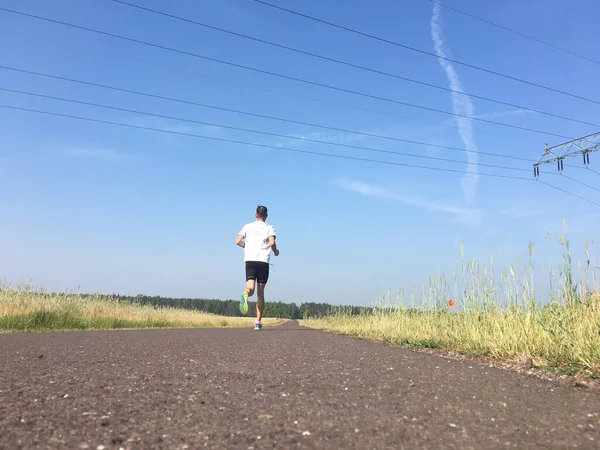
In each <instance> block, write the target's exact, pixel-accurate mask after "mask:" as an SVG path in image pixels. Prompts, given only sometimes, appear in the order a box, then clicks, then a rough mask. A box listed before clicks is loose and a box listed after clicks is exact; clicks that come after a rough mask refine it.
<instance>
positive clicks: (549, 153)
mask: <svg viewBox="0 0 600 450" xmlns="http://www.w3.org/2000/svg"><path fill="white" fill-rule="evenodd" d="M598 149H600V132H598V133H594V134H590V135H588V136H584V137H581V138H577V139H573V140H572V141H569V142H565V143H564V144H558V145H555V146H554V147H548V144H546V150H545V151H544V154H543V155H542V157H541V158H540V160H539V161H538V162H536V163H535V164H534V165H533V176H534V177H535V178H538V177H539V176H540V164H548V163H553V162H555V163H556V164H557V166H558V171H559V172H561V173H562V171H563V161H564V159H565V158H572V157H574V156H577V155H582V156H583V165H584V166H586V167H587V166H588V165H589V164H590V153H592V152H596V151H598Z"/></svg>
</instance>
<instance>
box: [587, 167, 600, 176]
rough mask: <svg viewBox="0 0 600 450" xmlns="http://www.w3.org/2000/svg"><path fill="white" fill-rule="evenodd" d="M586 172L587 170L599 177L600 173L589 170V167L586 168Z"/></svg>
mask: <svg viewBox="0 0 600 450" xmlns="http://www.w3.org/2000/svg"><path fill="white" fill-rule="evenodd" d="M586 169H587V170H589V171H590V172H592V173H595V174H596V175H600V172H597V171H595V170H594V169H590V168H589V166H588V167H586Z"/></svg>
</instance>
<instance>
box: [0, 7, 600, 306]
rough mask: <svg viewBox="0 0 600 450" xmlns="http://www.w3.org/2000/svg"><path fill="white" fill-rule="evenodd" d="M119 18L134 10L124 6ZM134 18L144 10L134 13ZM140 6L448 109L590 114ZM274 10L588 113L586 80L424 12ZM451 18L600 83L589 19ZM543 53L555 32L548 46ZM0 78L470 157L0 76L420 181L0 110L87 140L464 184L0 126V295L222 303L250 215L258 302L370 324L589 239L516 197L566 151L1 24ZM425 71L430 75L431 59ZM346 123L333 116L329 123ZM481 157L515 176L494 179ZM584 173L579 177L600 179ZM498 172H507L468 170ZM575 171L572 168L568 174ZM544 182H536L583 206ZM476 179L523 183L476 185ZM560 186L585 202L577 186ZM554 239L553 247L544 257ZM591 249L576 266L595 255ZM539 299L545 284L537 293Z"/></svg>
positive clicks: (305, 66)
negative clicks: (375, 313) (359, 315)
mask: <svg viewBox="0 0 600 450" xmlns="http://www.w3.org/2000/svg"><path fill="white" fill-rule="evenodd" d="M133 3H135V2H133ZM138 3H141V2H138ZM169 3H171V2H161V1H158V0H148V1H146V2H144V3H143V4H144V5H145V6H147V7H151V8H156V9H160V10H162V11H165V12H168V13H170V14H174V15H178V16H184V17H188V18H190V19H193V20H197V21H200V22H204V23H207V24H210V25H213V26H217V27H222V28H227V29H229V30H232V31H235V32H238V33H243V34H248V35H251V36H254V37H257V38H260V39H264V40H269V41H273V42H277V43H279V44H283V45H286V46H290V47H294V48H299V49H302V50H305V51H309V52H313V53H318V54H322V55H325V56H328V57H332V58H336V59H341V60H344V61H348V62H351V63H353V64H357V65H362V66H366V67H369V68H373V69H377V70H381V71H385V72H390V73H394V74H397V75H400V76H403V77H408V78H412V79H417V80H420V81H424V82H427V83H431V84H435V85H439V86H444V87H451V88H453V89H457V88H462V89H464V91H466V92H467V93H470V94H474V95H478V96H486V97H491V98H493V99H496V100H501V101H503V102H509V103H513V104H516V105H520V106H524V107H527V108H534V109H539V110H542V111H547V112H551V113H555V114H560V115H563V116H567V117H571V118H575V119H578V120H583V121H587V122H592V123H596V122H600V119H597V117H598V114H599V112H600V105H598V104H592V103H590V102H586V101H583V100H580V99H575V98H572V97H568V96H565V95H561V94H559V93H553V92H549V91H546V90H542V89H539V88H536V87H533V86H530V85H526V84H523V83H518V82H516V81H513V80H508V79H505V78H501V77H498V76H494V75H492V74H489V73H484V72H482V71H478V70H474V69H471V68H468V67H465V66H462V65H457V64H452V63H448V62H445V63H443V64H440V62H441V60H439V59H437V58H435V57H430V56H427V55H423V54H419V53H416V52H411V51H408V50H405V49H402V48H399V47H395V46H392V45H388V44H385V43H382V42H377V41H374V40H371V39H368V38H365V37H361V36H358V35H354V34H351V33H348V32H345V31H342V30H339V29H335V28H332V27H328V26H326V25H323V24H319V23H315V22H312V21H309V20H306V19H303V18H300V17H295V16H292V15H289V14H286V13H284V12H281V11H278V10H275V9H272V8H268V7H266V6H264V5H261V4H258V3H255V2H253V1H250V0H219V1H209V0H204V1H192V0H185V1H183V0H182V1H180V2H176V3H171V4H169ZM273 3H277V4H279V5H281V6H284V7H288V8H291V9H296V10H298V11H301V12H303V13H306V14H310V15H314V16H317V17H320V18H323V19H325V20H329V21H333V22H336V23H339V24H342V25H344V26H347V27H351V28H355V29H359V30H361V31H364V32H366V33H372V34H376V35H378V36H381V37H384V38H386V39H390V40H393V41H397V42H401V43H403V44H405V45H409V46H412V47H416V48H419V49H423V50H426V51H428V52H440V53H438V54H444V55H446V56H447V57H450V58H452V59H456V60H459V61H463V62H466V63H469V64H474V65H477V66H481V67H485V68H487V69H491V70H494V71H498V72H502V73H506V74H509V75H511V76H513V77H518V78H523V79H526V80H529V81H532V82H535V83H539V84H542V85H546V86H550V87H553V88H556V89H561V90H565V91H568V92H571V93H573V94H577V95H581V96H583V97H587V98H591V99H594V100H600V86H599V85H598V83H597V79H598V76H599V75H600V65H599V64H594V63H592V62H589V61H586V60H583V59H581V58H577V57H574V56H572V55H568V54H566V53H563V52H560V51H558V50H556V49H552V48H550V47H547V46H544V45H542V44H539V43H536V42H533V41H530V40H527V39H525V38H523V37H520V36H517V35H514V34H511V33H508V32H506V31H503V30H500V29H497V28H495V27H492V26H490V25H488V24H485V23H482V22H479V21H476V20H474V19H472V18H469V17H466V16H464V15H461V14H457V13H456V12H453V11H450V10H448V9H445V8H439V10H437V12H435V13H434V4H433V3H432V2H430V1H428V0H405V1H403V2H398V1H395V0H394V1H392V0H376V1H375V2H372V3H370V4H372V5H376V7H371V8H366V7H365V5H366V3H365V2H362V1H357V0H349V1H348V2H344V5H345V6H344V8H343V9H340V8H339V2H334V1H332V0H325V1H316V0H307V1H304V2H292V1H291V0H273ZM447 4H448V5H451V6H454V7H456V8H460V9H463V10H465V11H468V12H469V13H471V14H474V15H478V16H481V17H484V18H487V19H489V20H493V21H494V22H496V23H499V24H502V25H504V26H506V27H510V28H513V29H516V30H520V31H522V32H525V33H527V34H529V35H532V36H536V37H539V38H541V39H546V40H549V41H551V42H553V43H555V44H557V45H560V46H562V47H565V48H568V49H571V50H573V51H576V52H578V53H580V54H583V55H586V56H588V57H590V58H595V59H596V60H600V54H599V52H598V48H597V46H596V45H594V42H595V40H596V37H595V35H594V34H593V33H594V31H593V30H594V29H595V23H594V22H593V18H594V17H595V16H596V15H597V13H598V12H600V6H599V5H597V4H596V3H595V2H593V1H592V0H582V1H581V2H579V3H578V6H579V7H578V8H572V7H569V2H568V1H566V0H557V1H555V2H552V4H551V5H550V4H549V3H548V2H544V1H542V0H534V1H528V2H526V4H524V2H522V1H520V0H509V1H506V2H476V1H474V0H447ZM0 7H3V8H11V9H16V10H19V11H22V12H26V13H30V14H36V15H40V16H44V17H47V18H52V19H55V20H62V21H65V22H69V23H74V24H77V25H81V26H86V27H91V28H95V29H99V30H103V31H106V32H110V33H115V34H119V35H124V36H128V37H131V38H134V39H139V40H146V41H150V42H153V43H156V44H159V45H162V46H167V47H173V48H177V49H180V50H183V51H187V52H192V53H197V54H201V55H205V56H207V57H211V58H218V59H222V60H226V61H230V62H233V63H235V64H240V65H248V66H252V67H255V68H258V69H261V70H266V71H272V72H277V73H281V74H285V75H288V76H292V77H296V78H301V79H306V80H311V81H314V82H318V83H323V84H328V85H333V86H337V87H339V88H342V89H348V90H355V91H360V92H364V93H367V94H369V95H373V96H379V97H385V98H391V99H395V100H398V101H402V102H407V103H413V104H418V105H422V106H425V107H428V108H435V109H440V110H443V111H449V112H452V111H456V112H457V113H459V114H466V115H473V116H475V117H479V118H485V119H488V120H496V121H499V122H503V123H507V124H513V125H518V126H522V127H527V128H531V129H537V130H542V131H544V132H547V133H554V134H559V135H563V136H569V137H573V138H575V137H580V136H583V135H587V134H589V133H593V132H596V131H598V129H597V128H594V127H592V126H589V125H583V124H578V123H574V122H570V121H566V120H562V119H556V118H552V117H548V116H544V115H541V114H535V113H531V112H527V111H523V110H519V109H517V108H512V107H508V106H504V105H500V104H497V103H492V102H488V101H484V100H480V99H476V98H470V97H466V96H460V95H459V96H456V97H455V98H453V96H452V93H451V92H448V91H444V90H439V89H432V88H430V87H426V86H421V85H418V84H414V83H409V82H405V81H402V80H398V79H394V78H392V77H387V76H383V75H379V74H374V73H370V72H366V71H363V70H359V69H355V68H350V67H347V66H343V65H339V64H335V63H332V62H328V61H323V60H319V59H316V58H313V57H309V56H306V55H300V54H297V53H293V52H290V51H287V50H284V49H280V48H274V47H272V46H268V45H265V44H261V43H258V42H252V41H249V40H246V39H242V38H240V37H236V36H231V35H228V34H223V33H220V32H217V31H214V30H209V29H205V28H202V27H199V26H196V25H193V24H189V23H182V22H180V21H177V20H173V19H170V18H167V17H164V16H156V15H153V14H151V13H148V12H145V11H140V10H138V9H133V8H131V7H128V6H125V5H122V4H117V3H115V2H112V1H109V0H83V1H75V0H56V1H54V2H51V3H50V2H40V1H32V0H19V1H17V0H0ZM557 30H559V32H557ZM0 37H1V38H2V40H3V41H4V42H8V43H10V45H5V46H3V50H2V53H1V58H0V59H1V63H0V65H3V66H9V67H15V68H19V69H24V70H29V71H36V72H43V73H47V74H52V75H57V76H61V77H68V78H74V79H79V80H84V81H88V82H92V83H99V84H105V85H110V86H115V87H119V88H123V89H129V90H135V91H142V92H146V93H152V94H155V95H160V96H166V97H174V98H178V99H182V100H186V101H191V102H197V103H203V104H209V105H214V106H218V107H223V108H230V109H236V110H243V111H248V112H252V113H257V114H262V115H268V116H274V117H281V118H286V119H290V120H294V121H301V122H309V123H313V124H321V125H324V126H328V127H335V128H342V129H347V130H354V131H358V132H362V133H369V134H376V135H383V136H389V137H394V138H401V139H408V140H414V141H419V142H424V143H428V144H434V145H441V146H447V147H456V148H459V149H469V150H471V152H470V153H465V152H460V151H451V150H447V149H440V148H434V147H431V146H423V145H414V144H408V143H402V142H397V141H393V140H389V139H387V140H386V139H381V138H374V137H366V136H361V135H357V134H351V133H342V132H336V131H330V130H329V131H328V130H324V129H322V128H315V127H309V126H304V125H297V124H291V123H286V122H281V121H274V120H268V119H265V118H258V117H252V116H248V115H241V114H235V113H232V112H225V111H219V110H215V109H210V108H203V107H199V106H195V105H189V104H184V103H181V102H172V101H166V100H161V99H156V98H149V97H144V96H140V95H134V94H130V93H124V92H117V91H114V90H107V89H102V88H99V87H92V86H86V85H81V84H74V83H69V82H66V81H62V80H56V79H49V78H44V77H39V76H35V75H30V74H23V73H18V72H14V71H9V70H1V69H0V87H3V88H5V89H13V90H21V91H28V92H34V93H38V94H44V95H51V96H57V97H66V98H70V99H74V100H79V101H84V102H91V103H102V104H105V105H110V106H115V107H120V108H126V109H130V110H136V111H142V112H148V113H153V114H159V115H167V116H172V117H179V118H185V119H189V120H193V121H201V122H206V123H212V124H220V125H227V126H233V127H242V128H248V129H254V130H261V131H265V132H270V133H275V134H281V135H288V136H295V137H304V138H311V139H316V140H322V141H326V142H338V143H346V144H350V145H355V146H364V147H370V148H376V149H380V150H389V151H396V152H404V153H410V154H414V155H421V156H423V155H424V156H429V157H437V158H449V159H454V160H457V161H459V162H458V163H448V162H442V161H436V160H433V159H423V158H412V157H406V156H398V155H393V154H381V153H380V154H378V153H373V152H370V151H366V150H359V149H351V148H344V147H336V146H332V145H327V144H321V143H311V142H306V141H305V142H301V141H299V140H297V139H296V140H294V139H289V138H280V137H273V136H266V135H260V134H253V133H248V132H242V131H235V130H230V129H224V128H219V127H214V126H209V125H200V124H197V123H190V122H184V121H176V120H169V119H161V118H156V117H151V116H147V115H141V114H134V113H130V112H120V111H116V110H110V109H102V108H97V107H92V106H85V105H78V104H74V103H67V102H62V101H58V100H51V99H44V98H38V97H32V96H26V95H21V94H16V93H10V92H6V91H0V103H1V104H4V105H12V106H16V107H21V108H30V109H40V110H46V111H52V112H56V113H60V114H70V115H77V116H83V117H88V118H94V119H98V120H105V121H112V122H119V123H124V124H130V125H136V126H142V127H150V128H156V129H160V130H167V131H176V132H182V133H191V134H197V135H203V136H211V137H216V138H222V139H232V140H239V141H243V142H248V143H257V144H266V145H271V146H280V147H286V148H291V149H299V150H304V151H314V152H325V153H330V154H336V155H350V156H354V157H359V158H371V159H378V160H386V161H392V162H395V163H400V164H412V165H420V166H427V167H441V168H451V169H454V170H459V171H471V172H479V173H480V174H479V176H475V175H473V174H471V175H464V174H461V173H452V172H440V171H434V170H425V169H420V168H415V167H402V166H394V165H382V164H374V163H370V162H364V161H355V160H344V159H335V158H328V157H322V156H317V155H310V154H302V153H292V152H286V151H281V150H275V149H268V148H259V147H255V146H251V145H240V144H232V143H225V142H219V141H211V140H206V139H198V138H194V137H189V136H181V135H174V134H167V133H159V132H154V131H147V130H140V129H134V128H124V127H117V126H112V125H106V124H100V123H91V122H84V121H79V120H72V119H67V118H62V117H53V116H47V115H39V114H34V113H31V112H24V111H15V110H8V109H4V108H0V123H1V124H2V132H1V133H0V201H1V204H2V220H0V248H1V249H2V252H1V255H0V278H3V279H4V280H6V281H8V282H10V283H19V282H23V281H32V282H34V283H35V284H38V285H40V286H43V287H46V288H48V289H52V290H63V289H77V288H78V289H79V290H82V291H95V292H104V293H111V292H114V293H123V294H132V295H135V294H138V293H145V294H158V295H163V296H186V297H208V298H237V297H238V295H239V292H240V291H241V289H242V288H243V286H244V269H243V259H242V251H241V249H239V248H238V247H236V246H235V244H234V240H235V236H236V234H237V232H238V231H239V229H240V228H241V227H242V225H243V224H244V223H246V222H249V221H252V220H253V213H254V209H255V207H256V205H257V204H259V203H261V204H265V205H267V206H268V208H269V213H270V216H269V222H270V223H272V224H273V225H274V226H275V227H276V230H277V232H278V243H279V247H280V249H281V255H280V256H279V257H278V258H274V257H273V260H272V262H273V264H274V266H273V267H272V276H271V281H270V283H269V287H268V289H267V300H282V301H286V302H291V301H295V302H298V303H299V302H302V301H323V302H330V303H351V304H369V303H370V302H372V301H373V300H375V298H376V297H377V296H378V295H379V294H382V293H384V292H386V291H387V290H388V289H391V290H392V291H397V290H398V289H401V288H404V289H410V288H411V286H412V285H414V284H416V285H420V284H421V283H422V282H425V281H427V279H428V277H429V276H431V275H435V274H437V273H442V272H444V273H446V274H447V275H448V276H451V275H452V273H453V271H454V269H455V267H456V265H457V263H459V259H460V244H461V243H462V242H464V244H465V254H466V256H467V257H476V258H478V259H480V260H482V262H486V261H488V260H489V257H490V255H491V254H492V253H494V254H496V255H501V254H503V255H504V256H505V261H506V262H507V263H513V262H518V260H519V259H526V258H527V246H528V243H529V242H530V241H534V242H535V243H536V245H537V246H536V251H535V255H534V256H535V261H536V264H537V265H538V266H537V267H538V268H539V269H540V270H541V266H542V265H544V264H545V265H546V266H547V265H548V262H549V261H556V260H557V259H559V258H560V249H559V248H558V246H557V245H556V244H552V245H548V244H547V242H546V233H547V232H551V233H553V234H556V233H561V232H563V218H566V219H567V225H568V228H567V231H568V236H569V238H570V239H571V241H572V243H571V245H572V249H573V252H574V259H575V260H577V259H578V258H580V257H581V256H583V248H584V243H585V240H586V239H587V238H589V237H591V236H592V235H593V232H594V231H595V230H597V228H598V223H600V207H598V206H595V205H592V204H590V203H586V202H584V201H581V200H579V199H577V198H575V197H572V196H568V195H567V194H563V193H561V192H559V191H555V190H553V189H551V188H549V187H547V186H544V185H541V184H539V183H537V184H536V183H535V182H533V181H531V180H532V178H533V177H532V175H533V171H532V162H533V161H535V160H537V159H538V158H539V157H540V156H541V154H542V152H543V150H544V144H545V143H548V144H549V145H553V144H559V143H562V142H564V141H566V140H567V139H564V138H559V137H556V136H551V135H544V134H541V133H533V132H528V131H524V130H520V129H513V128H508V127H503V126H498V125H494V124H490V123H484V122H480V121H471V120H468V119H464V120H456V119H457V118H455V117H453V116H451V115H444V114H440V113H435V112H431V111H426V110H422V109H417V108H410V107H407V106H402V105H399V104H394V103H391V102H385V101H381V100H376V99H370V98H366V97H361V96H356V95H352V94H349V93H343V92H339V91H334V90H329V89H325V88H321V87H316V86H310V85H307V84H303V83H299V82H295V81H291V80H285V79H282V78H278V77H274V76H268V75H265V74H260V73H256V72H252V71H248V70H244V69H241V68H235V67H231V66H227V65H223V64H218V63H216V62H211V61H208V60H205V59H201V58H196V57H193V56H189V55H183V54H177V53H173V52H169V51H165V50H161V49H157V48H150V47H147V46H143V45H140V44H136V43H132V42H125V41H122V40H119V39H115V38H111V37H107V36H100V35H97V34H94V33H90V32H86V31H82V30H76V29H72V28H69V27H65V26H61V25H57V24H52V23H48V22H43V21H39V20H36V19H32V18H28V17H23V16H17V15H14V14H10V13H7V12H3V11H0ZM442 52H443V53H442ZM342 105H343V106H342ZM477 152H483V153H498V154H505V155H509V156H513V157H520V158H527V159H530V160H531V161H532V162H529V161H523V160H517V159H506V158H498V157H492V156H488V155H484V154H482V153H477ZM596 155H597V154H592V156H591V162H592V168H595V169H596V170H597V171H598V170H600V165H598V164H597V162H596V159H597V158H596ZM475 163H480V164H494V165H500V166H505V167H511V168H517V169H525V171H523V172H519V171H510V170H508V169H499V168H489V167H482V166H477V165H475ZM569 164H570V165H571V166H580V165H581V160H580V159H579V158H577V159H573V160H572V161H570V162H569ZM555 171H556V168H555V166H554V165H546V166H544V167H543V168H542V174H541V179H542V180H544V181H546V182H548V183H552V184H553V185H555V186H557V187H560V188H562V189H566V190H568V191H570V192H572V193H574V194H577V195H581V196H584V197H586V198H589V199H591V200H595V201H596V202H598V201H599V198H600V197H599V195H598V193H597V192H596V191H591V190H590V189H589V188H586V187H584V186H582V185H580V184H577V183H574V182H572V181H570V180H568V179H565V178H560V177H559V176H557V175H552V173H553V172H555ZM483 174H500V175H512V176H517V177H523V178H525V179H526V180H514V179H504V178H493V177H489V176H485V175H483ZM565 174H568V175H569V176H571V177H573V178H576V179H578V180H580V181H582V182H584V183H586V184H589V185H592V186H595V187H600V177H599V176H598V175H597V174H594V173H592V172H590V171H586V170H583V169H579V168H573V167H566V171H565ZM555 241H556V240H554V242H555ZM593 252H595V254H596V255H597V254H598V250H597V249H596V250H594V249H593V248H592V255H593V254H594V253H593ZM539 277H540V279H539V281H537V280H536V282H537V283H538V285H539V287H543V285H544V284H546V281H547V275H544V274H541V273H540V275H539Z"/></svg>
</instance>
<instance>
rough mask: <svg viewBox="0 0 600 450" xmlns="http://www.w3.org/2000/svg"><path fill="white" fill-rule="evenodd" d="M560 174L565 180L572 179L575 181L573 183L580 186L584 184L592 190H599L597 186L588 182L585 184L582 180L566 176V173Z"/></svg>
mask: <svg viewBox="0 0 600 450" xmlns="http://www.w3.org/2000/svg"><path fill="white" fill-rule="evenodd" d="M561 175H562V176H563V177H565V178H566V179H567V180H571V181H573V182H575V183H578V184H580V185H582V186H585V187H586V188H589V189H592V190H594V191H597V192H600V189H598V188H595V187H594V186H590V185H589V184H586V183H584V182H583V181H579V180H576V179H575V178H571V177H570V176H568V175H565V174H561Z"/></svg>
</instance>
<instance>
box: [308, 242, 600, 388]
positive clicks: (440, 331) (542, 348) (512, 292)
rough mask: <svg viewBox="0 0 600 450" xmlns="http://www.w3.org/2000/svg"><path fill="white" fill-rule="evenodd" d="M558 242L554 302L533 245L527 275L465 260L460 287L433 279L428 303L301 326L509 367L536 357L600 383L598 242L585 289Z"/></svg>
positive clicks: (403, 302)
mask: <svg viewBox="0 0 600 450" xmlns="http://www.w3.org/2000/svg"><path fill="white" fill-rule="evenodd" d="M558 243H559V244H560V246H561V248H562V250H563V252H562V256H563V262H562V265H561V266H560V267H553V266H551V267H550V269H549V271H548V275H549V279H550V297H549V298H548V299H540V298H536V290H535V288H534V286H535V283H534V281H535V280H534V270H533V269H534V266H533V262H532V261H531V256H532V253H533V245H532V244H531V245H530V247H529V257H530V259H529V261H528V263H527V264H526V265H525V267H524V270H523V271H522V272H521V273H519V272H518V271H517V268H516V266H515V265H511V266H510V267H509V268H508V269H506V270H503V271H500V273H498V274H496V273H495V269H494V258H493V256H492V258H491V260H490V263H489V264H488V265H481V264H477V262H476V261H475V260H473V259H472V260H469V261H465V260H464V259H462V262H461V265H460V269H459V270H457V273H456V274H455V275H454V277H453V279H452V282H449V281H448V279H447V278H446V277H445V276H444V275H441V276H437V277H431V278H430V279H429V282H428V283H427V284H425V285H424V286H423V287H422V292H421V296H420V299H419V298H416V297H414V296H413V297H412V298H410V299H409V301H407V299H406V298H405V296H404V295H402V293H400V294H399V296H398V298H397V299H396V301H395V302H393V301H391V300H390V298H389V296H388V297H387V298H383V299H381V301H380V302H379V303H380V305H379V306H380V307H378V308H377V309H376V312H375V313H374V314H373V315H362V316H350V315H348V314H344V313H339V314H337V315H335V316H330V317H326V318H319V319H317V318H315V319H311V318H308V319H307V320H303V321H301V324H302V325H304V326H307V327H311V328H315V329H320V330H327V331H331V332H335V333H339V334H344V335H348V336H354V337H359V338H365V339H375V340H379V341H381V342H385V343H388V344H394V345H404V346H408V347H413V348H435V349H443V350H448V351H454V352H456V353H460V354H464V355H473V356H481V357H487V358H491V359H496V360H501V361H505V362H506V361H515V362H516V361H518V360H521V359H523V358H526V357H530V358H532V360H533V362H534V364H535V365H536V366H541V367H544V368H546V370H552V371H554V372H555V373H560V374H575V373H576V374H580V375H587V376H591V377H600V295H599V294H598V287H597V286H598V284H597V282H596V278H595V271H596V269H597V267H595V265H593V264H592V263H591V261H590V257H589V244H590V242H588V243H587V244H586V248H585V259H586V262H585V264H583V266H582V272H583V273H582V275H581V279H580V280H579V281H578V282H575V281H574V275H573V267H572V266H573V263H572V254H571V250H570V248H569V242H568V240H566V239H565V238H564V237H563V236H560V235H559V236H558ZM591 243H592V244H593V241H592V242H591ZM461 254H462V255H464V248H461ZM419 300H420V301H419ZM449 300H453V301H454V303H455V306H454V307H451V306H450V305H449ZM544 300H545V301H544Z"/></svg>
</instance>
